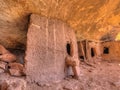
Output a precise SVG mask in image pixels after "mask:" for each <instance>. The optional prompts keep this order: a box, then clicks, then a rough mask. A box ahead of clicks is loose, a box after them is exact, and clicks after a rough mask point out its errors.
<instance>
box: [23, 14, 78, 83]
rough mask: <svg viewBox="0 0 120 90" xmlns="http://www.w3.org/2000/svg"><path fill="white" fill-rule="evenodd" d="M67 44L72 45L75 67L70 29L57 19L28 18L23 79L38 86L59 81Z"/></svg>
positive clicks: (73, 35) (74, 45) (76, 54)
mask: <svg viewBox="0 0 120 90" xmlns="http://www.w3.org/2000/svg"><path fill="white" fill-rule="evenodd" d="M68 42H69V43H70V42H71V43H72V44H73V47H72V48H73V50H74V55H73V58H74V59H75V61H76V62H77V66H79V61H78V52H77V42H76V38H75V34H74V32H73V30H72V29H71V28H69V26H68V25H66V24H64V23H63V22H62V21H60V20H56V19H47V18H46V17H40V16H39V15H35V14H33V15H31V20H30V26H29V29H28V34H27V51H26V57H25V59H26V74H27V80H28V81H29V82H38V83H41V82H49V81H59V80H61V79H63V78H64V77H65V72H64V69H65V57H66V55H67V50H66V45H67V43H68Z"/></svg>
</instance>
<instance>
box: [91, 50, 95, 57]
mask: <svg viewBox="0 0 120 90" xmlns="http://www.w3.org/2000/svg"><path fill="white" fill-rule="evenodd" d="M91 56H92V57H94V56H95V53H94V48H91Z"/></svg>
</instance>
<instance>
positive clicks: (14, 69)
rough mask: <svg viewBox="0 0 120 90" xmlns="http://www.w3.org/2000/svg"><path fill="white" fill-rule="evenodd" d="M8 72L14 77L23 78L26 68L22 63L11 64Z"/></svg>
mask: <svg viewBox="0 0 120 90" xmlns="http://www.w3.org/2000/svg"><path fill="white" fill-rule="evenodd" d="M8 70H9V72H10V74H11V75H12V76H23V75H25V71H24V67H23V65H22V64H20V63H9V64H8Z"/></svg>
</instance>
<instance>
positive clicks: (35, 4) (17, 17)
mask: <svg viewBox="0 0 120 90" xmlns="http://www.w3.org/2000/svg"><path fill="white" fill-rule="evenodd" d="M119 10H120V0H97V1H96V0H87V1H86V0H81V1H80V0H49V1H48V0H1V1H0V43H2V44H3V45H4V46H5V47H12V48H13V47H16V46H19V45H25V44H26V33H27V27H28V22H29V15H30V14H31V13H36V14H40V15H42V16H47V17H50V18H57V19H61V20H62V21H64V22H66V23H68V24H69V25H70V26H71V27H72V28H73V29H74V30H75V31H76V35H77V38H78V40H80V39H83V38H87V39H101V37H103V36H104V35H106V34H107V33H108V32H109V31H110V30H111V28H114V27H119V26H120V12H119Z"/></svg>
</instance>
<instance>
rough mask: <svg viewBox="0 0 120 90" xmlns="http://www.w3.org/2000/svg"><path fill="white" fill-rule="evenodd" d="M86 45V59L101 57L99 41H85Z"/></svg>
mask: <svg viewBox="0 0 120 90" xmlns="http://www.w3.org/2000/svg"><path fill="white" fill-rule="evenodd" d="M87 44H88V45H87V46H88V47H87V57H88V60H96V59H98V58H100V57H101V43H100V42H94V41H91V42H88V43H87ZM92 48H93V53H94V56H92V55H91V54H92V51H91V49H92Z"/></svg>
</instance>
